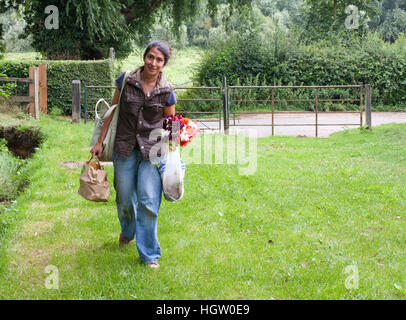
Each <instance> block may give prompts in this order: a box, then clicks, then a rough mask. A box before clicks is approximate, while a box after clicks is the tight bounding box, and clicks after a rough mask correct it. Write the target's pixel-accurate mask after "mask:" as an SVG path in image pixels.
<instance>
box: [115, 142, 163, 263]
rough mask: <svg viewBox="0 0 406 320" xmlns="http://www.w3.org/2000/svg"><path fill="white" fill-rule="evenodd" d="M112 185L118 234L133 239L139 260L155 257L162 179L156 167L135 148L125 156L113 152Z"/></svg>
mask: <svg viewBox="0 0 406 320" xmlns="http://www.w3.org/2000/svg"><path fill="white" fill-rule="evenodd" d="M113 165H114V189H115V190H116V204H117V212H118V219H119V221H120V225H121V233H122V235H123V236H124V237H125V238H127V239H129V240H133V239H134V237H135V241H136V244H137V249H138V253H139V255H140V258H141V261H142V262H143V263H151V262H153V261H158V259H159V258H160V257H161V247H160V245H159V242H158V236H157V223H158V211H159V208H160V206H161V194H162V182H161V176H160V174H159V171H158V168H157V166H155V165H151V162H150V161H148V160H143V159H142V156H141V152H140V150H139V149H135V150H133V152H132V153H131V155H130V156H129V157H128V158H126V157H124V156H122V155H120V154H118V153H115V152H113Z"/></svg>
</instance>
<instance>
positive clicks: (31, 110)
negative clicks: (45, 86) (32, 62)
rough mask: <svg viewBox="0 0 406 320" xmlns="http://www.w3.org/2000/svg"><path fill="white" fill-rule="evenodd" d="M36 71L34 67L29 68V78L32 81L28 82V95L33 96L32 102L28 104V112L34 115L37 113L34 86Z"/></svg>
mask: <svg viewBox="0 0 406 320" xmlns="http://www.w3.org/2000/svg"><path fill="white" fill-rule="evenodd" d="M34 72H35V69H34V67H29V68H28V78H29V79H30V80H31V82H30V83H29V84H28V96H29V97H30V98H32V102H30V103H29V104H28V106H27V109H28V112H29V114H30V115H32V116H34V115H35V104H34V100H35V87H34Z"/></svg>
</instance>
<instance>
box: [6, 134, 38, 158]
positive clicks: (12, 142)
mask: <svg viewBox="0 0 406 320" xmlns="http://www.w3.org/2000/svg"><path fill="white" fill-rule="evenodd" d="M0 138H3V139H5V140H6V141H7V147H8V149H9V150H10V151H11V152H12V153H13V154H14V155H16V156H18V157H20V158H22V159H26V158H31V157H32V155H33V154H34V152H35V149H36V148H38V147H39V145H40V144H41V142H42V140H43V138H44V137H43V135H42V134H41V132H40V130H39V128H35V127H32V128H21V127H18V126H7V127H0Z"/></svg>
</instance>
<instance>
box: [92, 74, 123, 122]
mask: <svg viewBox="0 0 406 320" xmlns="http://www.w3.org/2000/svg"><path fill="white" fill-rule="evenodd" d="M129 74H130V71H126V72H125V74H124V78H123V82H122V84H121V90H120V96H119V98H118V103H117V104H114V105H112V106H110V105H109V104H108V103H107V101H106V100H104V99H103V98H102V99H99V101H97V103H96V107H95V108H94V112H95V117H96V119H99V120H106V119H107V118H108V117H109V116H110V114H111V113H112V112H113V110H115V109H116V107H117V106H118V105H119V104H120V101H121V96H122V94H123V90H124V86H125V83H126V79H127V77H128V75H129ZM101 102H104V104H105V105H106V106H107V108H108V110H107V111H106V112H105V113H104V115H103V117H101V116H100V115H99V113H98V112H97V110H98V107H99V104H100V103H101Z"/></svg>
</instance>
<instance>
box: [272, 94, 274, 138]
mask: <svg viewBox="0 0 406 320" xmlns="http://www.w3.org/2000/svg"><path fill="white" fill-rule="evenodd" d="M274 101H275V89H273V88H272V137H273V136H274V133H275V124H274V121H275V107H274Z"/></svg>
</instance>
